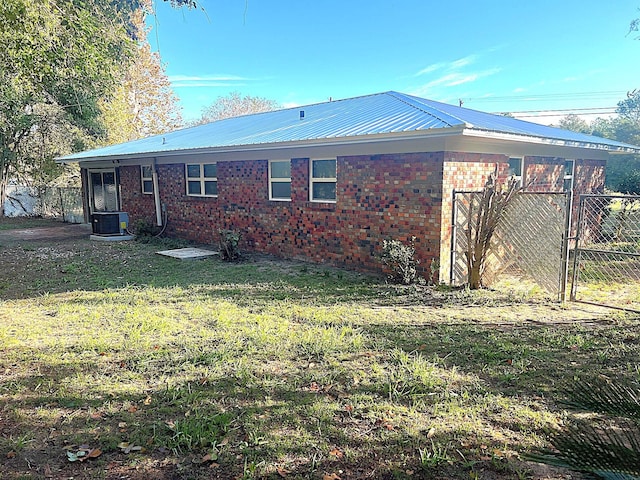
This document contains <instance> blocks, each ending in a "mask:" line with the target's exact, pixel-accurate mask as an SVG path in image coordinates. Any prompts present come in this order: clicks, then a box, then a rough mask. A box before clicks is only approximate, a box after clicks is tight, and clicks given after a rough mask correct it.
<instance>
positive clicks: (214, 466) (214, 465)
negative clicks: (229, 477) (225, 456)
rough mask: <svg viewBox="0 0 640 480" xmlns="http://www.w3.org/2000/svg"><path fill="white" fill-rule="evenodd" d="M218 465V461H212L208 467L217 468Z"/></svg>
mask: <svg viewBox="0 0 640 480" xmlns="http://www.w3.org/2000/svg"><path fill="white" fill-rule="evenodd" d="M219 466H220V464H219V463H216V462H212V463H211V465H209V468H218V467H219Z"/></svg>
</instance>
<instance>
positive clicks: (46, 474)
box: [44, 464, 53, 478]
mask: <svg viewBox="0 0 640 480" xmlns="http://www.w3.org/2000/svg"><path fill="white" fill-rule="evenodd" d="M44 477H45V478H52V477H53V472H52V471H51V467H50V466H49V464H46V465H45V466H44Z"/></svg>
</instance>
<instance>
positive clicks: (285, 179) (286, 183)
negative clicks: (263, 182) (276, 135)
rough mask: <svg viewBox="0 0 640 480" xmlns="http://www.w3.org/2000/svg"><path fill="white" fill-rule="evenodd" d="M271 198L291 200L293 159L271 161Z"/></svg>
mask: <svg viewBox="0 0 640 480" xmlns="http://www.w3.org/2000/svg"><path fill="white" fill-rule="evenodd" d="M269 200H284V201H286V200H291V160H271V161H269Z"/></svg>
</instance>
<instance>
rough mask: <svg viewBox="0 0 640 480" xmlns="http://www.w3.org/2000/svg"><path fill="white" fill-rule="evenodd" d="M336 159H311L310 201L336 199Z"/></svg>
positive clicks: (330, 200)
mask: <svg viewBox="0 0 640 480" xmlns="http://www.w3.org/2000/svg"><path fill="white" fill-rule="evenodd" d="M336 177H337V173H336V160H335V159H333V160H311V201H313V202H335V201H336V182H337V179H336Z"/></svg>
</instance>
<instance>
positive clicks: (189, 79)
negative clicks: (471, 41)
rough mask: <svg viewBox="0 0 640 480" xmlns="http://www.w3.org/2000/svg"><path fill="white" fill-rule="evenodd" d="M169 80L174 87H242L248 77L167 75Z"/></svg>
mask: <svg viewBox="0 0 640 480" xmlns="http://www.w3.org/2000/svg"><path fill="white" fill-rule="evenodd" d="M169 81H170V82H171V85H172V86H173V87H174V88H199V87H236V86H238V87H242V86H245V85H246V82H247V81H250V79H249V78H246V77H241V76H238V75H224V74H215V75H169Z"/></svg>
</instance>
